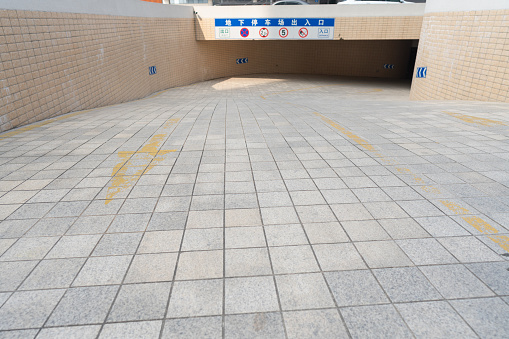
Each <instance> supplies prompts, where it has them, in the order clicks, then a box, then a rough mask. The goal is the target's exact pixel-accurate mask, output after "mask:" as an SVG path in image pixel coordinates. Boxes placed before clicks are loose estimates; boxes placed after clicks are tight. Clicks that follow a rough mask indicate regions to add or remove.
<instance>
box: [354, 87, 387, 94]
mask: <svg viewBox="0 0 509 339" xmlns="http://www.w3.org/2000/svg"><path fill="white" fill-rule="evenodd" d="M376 92H383V89H380V88H375V89H372V90H369V91H365V92H356V93H355V94H367V93H376Z"/></svg>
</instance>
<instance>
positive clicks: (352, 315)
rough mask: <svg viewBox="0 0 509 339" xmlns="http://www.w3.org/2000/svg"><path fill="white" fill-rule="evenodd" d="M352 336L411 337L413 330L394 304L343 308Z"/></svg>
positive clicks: (342, 311)
mask: <svg viewBox="0 0 509 339" xmlns="http://www.w3.org/2000/svg"><path fill="white" fill-rule="evenodd" d="M341 314H342V315H343V317H344V318H345V322H346V326H347V327H348V329H349V331H350V334H351V335H352V338H411V337H412V332H411V331H410V330H409V329H408V327H407V325H406V324H405V322H404V321H403V319H402V318H401V316H400V315H399V314H398V312H397V311H396V309H395V308H394V306H392V305H374V306H360V307H346V308H342V309H341Z"/></svg>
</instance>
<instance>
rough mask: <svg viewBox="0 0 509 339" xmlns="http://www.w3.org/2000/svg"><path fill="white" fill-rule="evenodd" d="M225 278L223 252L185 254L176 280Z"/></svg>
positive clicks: (181, 257)
mask: <svg viewBox="0 0 509 339" xmlns="http://www.w3.org/2000/svg"><path fill="white" fill-rule="evenodd" d="M222 276H223V251H197V252H183V253H181V255H180V258H179V262H178V265H177V276H176V278H175V279H176V280H187V279H210V278H220V277H222Z"/></svg>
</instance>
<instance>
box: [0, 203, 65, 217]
mask: <svg viewBox="0 0 509 339" xmlns="http://www.w3.org/2000/svg"><path fill="white" fill-rule="evenodd" d="M7 206H9V205H4V206H2V208H6V209H9V207H7ZM53 206H55V203H51V202H40V203H35V204H23V205H22V206H21V207H20V208H18V209H17V210H16V211H14V210H13V212H14V213H12V214H10V215H9V219H39V218H42V217H44V216H45V215H46V213H48V212H49V211H50V210H51V209H52V208H53ZM5 217H7V215H6V216H5Z"/></svg>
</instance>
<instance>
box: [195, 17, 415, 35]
mask: <svg viewBox="0 0 509 339" xmlns="http://www.w3.org/2000/svg"><path fill="white" fill-rule="evenodd" d="M421 25H422V16H393V17H341V18H336V24H335V26H334V39H335V40H340V39H344V40H375V39H376V40H399V39H401V40H412V39H415V40H417V39H419V36H420V34H421ZM196 38H197V39H198V40H215V30H214V19H212V18H199V17H198V18H197V20H196Z"/></svg>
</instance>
